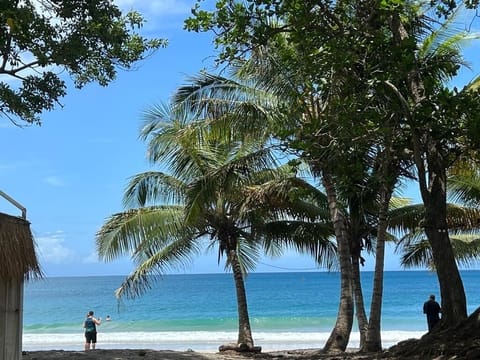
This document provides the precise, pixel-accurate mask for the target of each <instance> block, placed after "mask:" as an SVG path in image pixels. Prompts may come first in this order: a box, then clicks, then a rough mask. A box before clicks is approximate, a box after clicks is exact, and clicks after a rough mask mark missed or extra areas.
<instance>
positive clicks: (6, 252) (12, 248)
mask: <svg viewBox="0 0 480 360" xmlns="http://www.w3.org/2000/svg"><path fill="white" fill-rule="evenodd" d="M0 246H1V249H2V251H0V280H3V281H5V280H12V279H25V280H28V279H30V278H39V277H41V275H42V272H41V270H40V265H39V263H38V260H37V255H36V253H35V245H34V240H33V235H32V232H31V231H30V223H29V222H28V221H27V220H24V219H22V218H19V217H17V216H11V215H7V214H4V213H0Z"/></svg>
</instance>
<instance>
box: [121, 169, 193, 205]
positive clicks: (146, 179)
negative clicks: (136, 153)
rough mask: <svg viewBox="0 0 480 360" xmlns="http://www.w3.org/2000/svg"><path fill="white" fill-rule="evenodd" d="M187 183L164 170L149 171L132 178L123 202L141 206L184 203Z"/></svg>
mask: <svg viewBox="0 0 480 360" xmlns="http://www.w3.org/2000/svg"><path fill="white" fill-rule="evenodd" d="M184 198H185V184H184V183H183V182H182V181H180V180H179V179H178V178H176V177H174V176H171V175H169V174H165V173H163V172H155V171H148V172H144V173H141V174H137V175H135V176H134V177H132V178H131V179H130V182H129V184H128V186H127V188H126V190H125V193H124V198H123V203H124V204H125V205H126V206H132V207H139V206H148V205H151V204H158V203H165V204H177V205H180V204H183V202H184Z"/></svg>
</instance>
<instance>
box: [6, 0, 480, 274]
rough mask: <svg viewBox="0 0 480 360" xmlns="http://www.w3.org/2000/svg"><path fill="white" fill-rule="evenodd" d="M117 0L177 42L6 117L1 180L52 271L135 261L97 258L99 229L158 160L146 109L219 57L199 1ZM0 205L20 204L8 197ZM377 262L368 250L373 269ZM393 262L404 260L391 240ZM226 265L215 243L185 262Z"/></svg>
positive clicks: (285, 260)
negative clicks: (20, 123)
mask: <svg viewBox="0 0 480 360" xmlns="http://www.w3.org/2000/svg"><path fill="white" fill-rule="evenodd" d="M116 3H117V4H118V5H119V6H121V7H122V8H123V9H125V10H128V9H130V8H135V9H136V10H138V11H140V12H141V13H142V14H143V15H144V16H145V17H146V18H147V19H148V23H147V24H146V26H145V28H144V31H145V35H147V36H155V37H165V38H168V40H169V46H168V47H167V48H165V49H161V50H159V51H158V52H157V53H155V54H154V55H153V56H152V57H150V58H148V59H147V60H146V61H143V62H141V63H139V64H138V65H137V67H136V69H135V70H133V71H128V72H125V71H123V72H119V74H118V78H117V79H116V80H115V81H114V82H113V83H111V84H110V85H109V86H108V87H105V88H102V87H99V86H97V85H95V84H90V85H87V86H86V87H85V88H83V89H81V90H77V89H74V88H73V87H70V88H69V90H68V95H67V96H66V97H65V98H64V99H63V100H62V103H63V105H64V106H63V108H58V109H56V110H55V111H52V112H49V113H45V114H44V115H43V117H42V120H43V124H42V126H40V127H38V126H31V127H27V128H19V127H15V126H13V125H12V124H11V123H10V122H8V121H7V120H6V119H4V118H0V131H1V134H2V135H1V138H2V140H1V142H0V153H1V154H2V155H1V156H0V190H2V191H4V192H6V193H7V194H8V195H10V196H11V197H13V198H14V199H15V200H16V201H18V202H19V203H21V204H22V205H23V206H24V207H26V208H27V218H28V220H29V221H30V223H31V229H32V231H33V234H34V236H35V239H36V242H37V247H38V255H39V259H40V262H41V266H42V268H43V271H44V273H45V274H46V275H47V276H72V275H74V276H87V275H113V274H127V273H129V272H130V271H131V270H132V265H131V263H130V261H129V260H128V259H121V260H118V261H115V262H112V263H107V264H106V263H102V262H99V261H98V259H97V256H96V253H95V233H96V232H97V231H98V229H99V228H100V227H101V225H102V224H103V222H104V220H105V219H106V218H107V217H108V216H109V215H111V214H113V213H115V212H119V211H121V210H122V209H123V207H122V202H121V200H122V195H123V191H124V188H125V186H126V184H127V182H128V179H129V177H131V176H133V175H135V174H137V173H140V172H142V171H145V170H148V169H151V167H150V166H149V164H148V163H147V161H146V158H145V150H146V147H145V145H144V144H143V143H142V142H140V141H139V140H138V133H139V128H140V123H141V116H142V111H144V110H145V109H147V108H148V107H150V106H152V105H154V104H157V103H160V102H167V101H168V99H169V96H170V95H171V94H172V93H173V91H174V90H175V89H176V88H177V87H178V86H179V85H182V84H184V83H185V82H186V78H187V76H188V75H193V74H195V73H197V72H198V71H199V70H201V69H204V68H206V69H210V68H211V64H212V62H213V56H214V54H215V52H214V48H213V45H212V41H211V40H212V37H211V35H210V34H196V33H188V32H186V31H184V30H182V29H183V20H184V19H185V18H186V17H187V16H188V15H189V11H190V8H191V6H192V5H193V4H194V1H187V0H182V1H180V0H156V1H154V0H150V1H141V0H122V1H116ZM472 56H475V53H474V52H472ZM467 76H468V77H469V78H472V77H473V74H472V73H471V72H469V73H468V74H467ZM412 194H413V193H412ZM412 196H414V195H412ZM0 212H5V213H8V214H12V215H20V214H21V212H20V211H19V210H17V209H16V208H15V207H13V206H12V205H10V204H9V203H8V202H7V201H4V200H3V199H1V198H0ZM373 267H374V263H373V260H371V259H370V260H369V261H368V262H367V267H366V269H368V270H372V269H373ZM313 269H315V265H314V263H313V261H312V260H311V259H309V258H306V257H300V256H297V255H295V254H293V253H289V254H287V255H286V256H284V257H282V258H281V259H277V260H272V259H263V260H262V261H261V263H260V264H259V266H258V268H257V271H285V270H313ZM386 269H387V270H397V269H399V266H398V258H397V257H396V256H393V255H392V251H391V249H390V250H389V251H388V252H387V263H386ZM222 271H223V267H222V266H221V265H220V266H219V265H217V261H216V254H215V253H211V254H206V255H205V256H203V257H202V258H200V259H197V260H196V261H195V263H194V264H193V265H192V266H191V267H188V268H186V269H185V270H184V272H186V273H206V272H222ZM182 272H183V271H182Z"/></svg>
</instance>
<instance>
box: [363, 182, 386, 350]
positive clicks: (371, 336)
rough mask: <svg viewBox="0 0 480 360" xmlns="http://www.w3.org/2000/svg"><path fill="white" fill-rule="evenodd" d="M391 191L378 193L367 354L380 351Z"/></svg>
mask: <svg viewBox="0 0 480 360" xmlns="http://www.w3.org/2000/svg"><path fill="white" fill-rule="evenodd" d="M391 196H392V191H391V190H390V189H387V188H386V187H384V188H383V189H382V190H381V192H380V208H379V211H378V231H377V246H376V249H375V274H374V278H373V292H372V303H371V306H370V319H369V322H368V331H367V341H366V342H365V347H364V348H363V349H362V350H364V351H368V352H376V351H381V350H382V336H381V318H382V299H383V270H384V266H385V239H386V236H387V213H388V208H389V203H390V198H391Z"/></svg>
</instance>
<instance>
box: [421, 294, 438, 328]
mask: <svg viewBox="0 0 480 360" xmlns="http://www.w3.org/2000/svg"><path fill="white" fill-rule="evenodd" d="M441 312H442V309H441V307H440V305H439V304H438V302H436V301H435V295H430V298H429V299H428V301H425V303H424V304H423V313H424V314H425V315H427V324H428V332H430V331H432V329H433V328H434V327H435V325H436V324H437V323H438V322H439V321H440V316H439V314H440V313H441Z"/></svg>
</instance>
